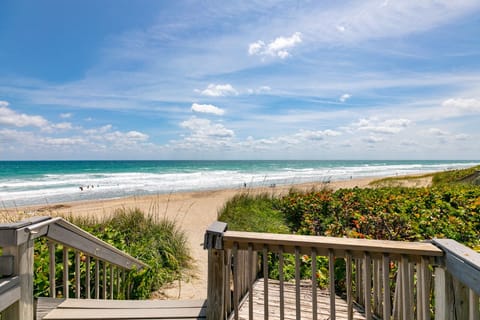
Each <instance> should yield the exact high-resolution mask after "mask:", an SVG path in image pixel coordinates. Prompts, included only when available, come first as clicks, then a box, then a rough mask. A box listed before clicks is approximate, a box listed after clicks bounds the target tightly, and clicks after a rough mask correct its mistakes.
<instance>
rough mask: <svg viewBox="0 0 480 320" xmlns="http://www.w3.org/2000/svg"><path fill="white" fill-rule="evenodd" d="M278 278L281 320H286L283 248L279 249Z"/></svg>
mask: <svg viewBox="0 0 480 320" xmlns="http://www.w3.org/2000/svg"><path fill="white" fill-rule="evenodd" d="M278 254H279V256H278V278H279V280H280V320H284V319H285V283H284V280H285V279H284V276H283V264H284V261H283V260H284V259H283V258H284V257H283V246H280V247H279V252H278Z"/></svg>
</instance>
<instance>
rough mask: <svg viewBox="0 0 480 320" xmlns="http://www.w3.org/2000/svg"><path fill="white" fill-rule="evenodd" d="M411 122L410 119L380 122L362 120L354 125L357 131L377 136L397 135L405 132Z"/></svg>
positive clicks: (373, 119) (372, 119) (374, 119)
mask: <svg viewBox="0 0 480 320" xmlns="http://www.w3.org/2000/svg"><path fill="white" fill-rule="evenodd" d="M410 123H411V121H410V120H408V119H403V118H400V119H387V120H383V121H380V120H378V119H377V118H369V119H360V120H359V121H358V122H357V123H354V127H356V128H357V130H361V131H368V132H372V133H377V134H395V133H399V132H400V131H402V130H404V129H405V128H406V127H408V126H409V125H410Z"/></svg>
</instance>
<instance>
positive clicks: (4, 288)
mask: <svg viewBox="0 0 480 320" xmlns="http://www.w3.org/2000/svg"><path fill="white" fill-rule="evenodd" d="M19 299H20V279H19V277H18V276H13V277H9V278H5V279H0V311H2V310H4V309H6V308H7V307H8V306H10V305H11V304H12V303H14V302H15V301H18V300H19Z"/></svg>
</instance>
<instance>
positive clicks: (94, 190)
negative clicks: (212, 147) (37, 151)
mask: <svg viewBox="0 0 480 320" xmlns="http://www.w3.org/2000/svg"><path fill="white" fill-rule="evenodd" d="M478 163H480V161H1V162H0V202H1V205H2V206H3V207H6V208H10V207H16V206H23V205H33V204H54V203H61V202H70V201H80V200H94V199H111V198H119V197H125V196H131V195H145V194H161V193H171V192H179V191H197V190H213V189H222V188H241V187H243V186H244V185H245V184H246V185H247V187H257V186H270V185H273V184H275V185H291V184H296V183H303V182H312V181H321V182H325V181H336V180H347V179H351V178H362V177H375V176H395V175H404V174H416V173H423V172H430V171H439V170H447V169H453V168H464V167H469V166H473V165H476V164H478Z"/></svg>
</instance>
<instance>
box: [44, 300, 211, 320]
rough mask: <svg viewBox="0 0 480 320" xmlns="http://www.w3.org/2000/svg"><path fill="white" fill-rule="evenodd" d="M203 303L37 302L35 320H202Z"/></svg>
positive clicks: (191, 301)
mask: <svg viewBox="0 0 480 320" xmlns="http://www.w3.org/2000/svg"><path fill="white" fill-rule="evenodd" d="M206 308H207V303H206V301H205V300H95V299H53V298H39V299H38V300H37V308H36V309H37V320H42V319H44V320H74V319H75V320H87V319H88V320H92V319H102V320H114V319H132V320H134V319H135V320H138V319H150V320H152V319H158V320H160V319H205V317H206Z"/></svg>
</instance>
